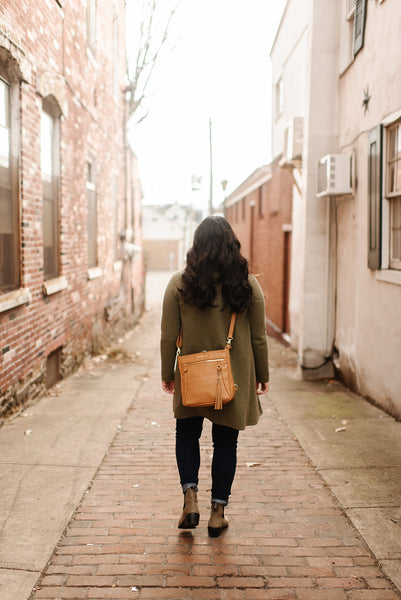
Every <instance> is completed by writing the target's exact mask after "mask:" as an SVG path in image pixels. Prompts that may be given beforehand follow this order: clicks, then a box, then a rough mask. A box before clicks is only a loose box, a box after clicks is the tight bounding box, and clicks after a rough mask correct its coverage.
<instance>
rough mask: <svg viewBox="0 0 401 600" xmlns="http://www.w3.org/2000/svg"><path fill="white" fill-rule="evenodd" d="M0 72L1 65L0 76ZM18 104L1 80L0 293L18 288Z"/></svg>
mask: <svg viewBox="0 0 401 600" xmlns="http://www.w3.org/2000/svg"><path fill="white" fill-rule="evenodd" d="M1 72H2V69H1V65H0V75H1ZM16 88H17V90H16ZM15 92H17V93H15ZM17 102H18V84H16V83H11V82H10V81H8V80H7V79H6V78H4V79H3V78H2V77H0V291H2V292H6V291H8V290H12V289H15V288H17V287H18V286H19V221H18V158H17V152H18V150H17V148H18V139H17V135H18V133H17V132H18V127H16V118H17V117H16V115H17V106H16V104H17Z"/></svg>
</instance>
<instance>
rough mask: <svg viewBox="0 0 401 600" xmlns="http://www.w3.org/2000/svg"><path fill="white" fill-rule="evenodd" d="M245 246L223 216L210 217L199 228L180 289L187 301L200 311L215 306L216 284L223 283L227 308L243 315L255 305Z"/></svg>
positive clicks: (188, 255) (189, 251)
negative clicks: (243, 252) (243, 253)
mask: <svg viewBox="0 0 401 600" xmlns="http://www.w3.org/2000/svg"><path fill="white" fill-rule="evenodd" d="M240 250H241V244H240V242H239V240H238V238H237V236H236V235H235V233H234V231H233V230H232V228H231V225H230V224H229V223H228V221H226V219H224V218H223V217H217V216H216V217H206V219H204V220H203V221H202V222H201V224H200V225H199V226H198V227H197V229H196V231H195V234H194V240H193V245H192V248H190V249H189V250H188V253H187V264H186V267H185V269H184V272H183V275H182V281H183V287H182V289H181V290H180V293H181V297H182V299H183V300H184V302H186V303H188V304H190V305H191V306H196V307H198V308H206V307H207V306H214V305H213V300H214V298H215V295H216V284H217V283H221V284H222V294H223V300H224V306H227V305H228V306H229V307H230V309H231V310H232V311H233V312H243V311H244V310H246V309H247V308H248V307H249V306H250V304H251V302H252V288H251V285H250V283H249V281H248V273H249V270H248V261H247V260H246V258H244V257H243V256H242V255H241V252H240Z"/></svg>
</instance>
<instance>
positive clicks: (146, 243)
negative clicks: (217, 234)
mask: <svg viewBox="0 0 401 600" xmlns="http://www.w3.org/2000/svg"><path fill="white" fill-rule="evenodd" d="M200 221H201V212H200V211H196V210H193V209H192V207H190V206H183V205H181V204H178V202H175V203H174V204H165V205H146V204H145V205H144V206H143V221H142V222H143V252H144V262H145V266H146V269H148V270H150V271H165V270H169V271H177V270H179V269H182V268H183V266H184V264H185V259H186V253H187V251H188V248H189V247H190V246H191V244H192V237H193V232H194V230H195V228H196V227H197V225H198V224H199V223H200Z"/></svg>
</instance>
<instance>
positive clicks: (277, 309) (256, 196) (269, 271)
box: [226, 161, 292, 332]
mask: <svg viewBox="0 0 401 600" xmlns="http://www.w3.org/2000/svg"><path fill="white" fill-rule="evenodd" d="M291 207H292V178H291V175H290V173H289V172H288V171H287V170H286V169H282V168H281V167H279V165H278V161H275V162H274V163H272V178H271V179H270V180H269V181H267V182H266V183H264V184H263V185H262V186H261V187H259V188H257V189H256V190H254V191H253V192H251V193H249V194H248V195H246V196H244V198H243V199H242V200H239V201H238V202H237V203H236V204H234V205H232V206H230V207H228V209H227V212H226V218H227V219H228V221H229V222H230V223H231V225H232V227H233V229H234V231H235V232H236V234H237V236H238V238H239V240H240V242H241V247H242V253H243V255H244V256H245V257H246V258H247V259H248V261H249V264H250V270H251V272H252V273H253V274H256V275H257V276H258V281H259V283H260V285H261V287H262V289H263V292H264V293H265V298H266V316H267V318H268V319H269V320H270V321H271V322H272V323H273V324H274V325H275V326H276V327H277V328H278V329H279V330H280V331H282V332H286V331H287V332H288V331H289V322H288V299H286V297H285V290H286V288H287V284H288V282H287V281H286V269H285V236H286V235H291V234H290V233H287V234H286V233H285V232H284V231H283V225H288V224H291ZM288 246H289V247H290V244H288ZM289 258H290V257H288V264H289ZM288 276H289V273H288Z"/></svg>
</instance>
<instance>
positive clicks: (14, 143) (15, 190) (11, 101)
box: [0, 63, 21, 294]
mask: <svg viewBox="0 0 401 600" xmlns="http://www.w3.org/2000/svg"><path fill="white" fill-rule="evenodd" d="M0 79H1V81H2V82H3V83H4V84H5V85H6V86H7V88H8V94H7V95H8V127H7V128H8V131H9V150H8V151H9V173H10V177H9V185H10V199H11V228H12V236H13V239H12V241H11V252H12V256H13V259H14V264H13V265H12V267H11V270H10V273H11V276H10V280H9V281H8V282H6V283H4V284H0V294H6V293H8V292H10V291H13V290H16V289H18V288H19V287H20V285H21V271H20V263H21V228H20V220H21V219H20V199H19V196H20V194H19V188H20V177H19V155H20V133H19V132H20V127H19V122H20V114H19V111H20V101H19V89H20V82H19V80H16V81H15V80H13V79H12V78H11V77H9V76H8V74H7V70H6V69H5V67H4V66H3V65H2V64H1V63H0ZM5 258H7V257H5Z"/></svg>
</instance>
